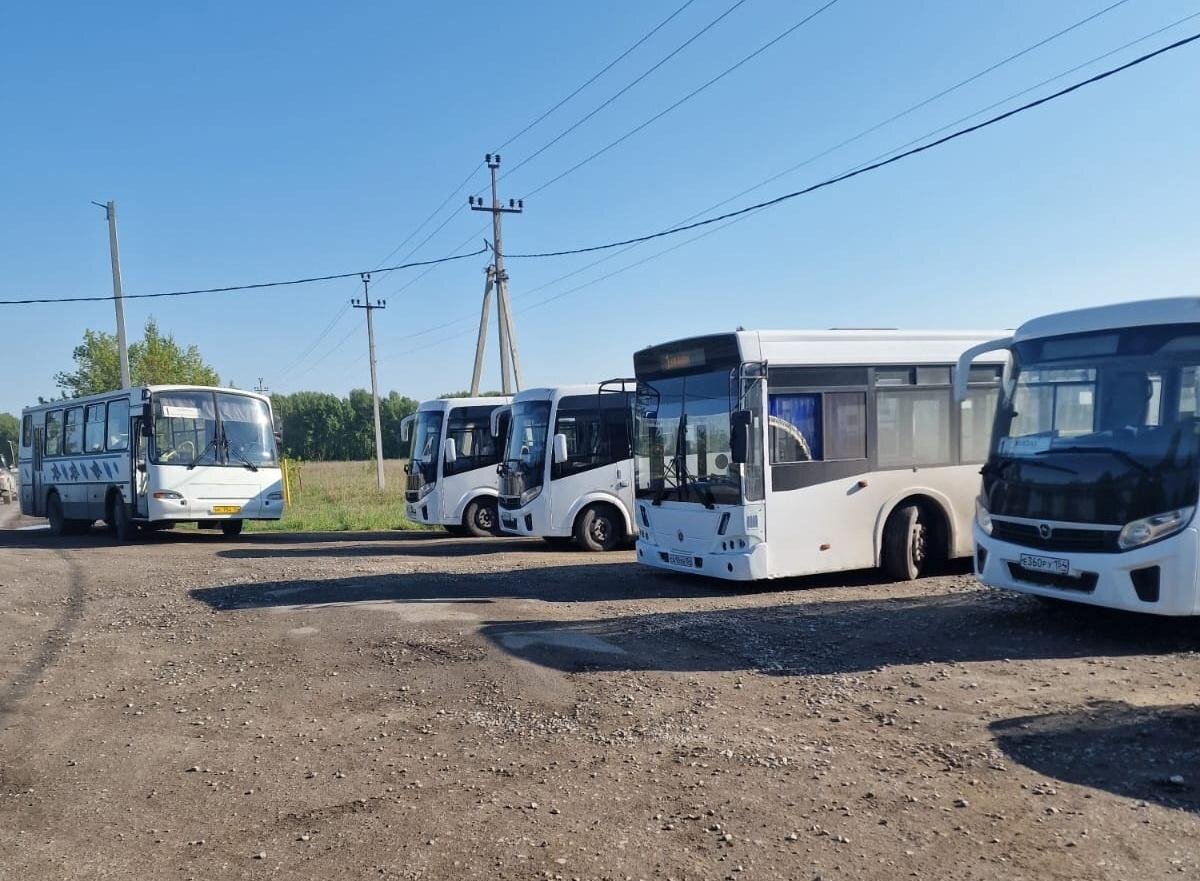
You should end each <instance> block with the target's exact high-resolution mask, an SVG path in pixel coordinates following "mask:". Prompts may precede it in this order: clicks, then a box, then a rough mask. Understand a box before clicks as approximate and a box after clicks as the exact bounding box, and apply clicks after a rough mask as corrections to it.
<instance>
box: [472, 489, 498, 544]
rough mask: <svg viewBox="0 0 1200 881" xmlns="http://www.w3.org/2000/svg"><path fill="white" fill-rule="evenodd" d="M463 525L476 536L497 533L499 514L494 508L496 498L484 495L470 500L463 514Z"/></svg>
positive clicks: (482, 536) (484, 536) (485, 536)
mask: <svg viewBox="0 0 1200 881" xmlns="http://www.w3.org/2000/svg"><path fill="white" fill-rule="evenodd" d="M463 525H464V526H465V527H466V529H467V532H469V533H471V535H473V536H475V537H476V538H487V537H488V536H492V535H499V534H500V516H499V513H498V512H497V510H496V500H495V499H489V498H487V497H486V496H481V497H480V498H478V499H474V500H472V501H471V503H470V504H469V505H467V511H466V513H465V514H464V515H463Z"/></svg>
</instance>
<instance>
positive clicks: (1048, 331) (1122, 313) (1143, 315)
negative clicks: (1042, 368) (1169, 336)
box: [1013, 297, 1200, 342]
mask: <svg viewBox="0 0 1200 881" xmlns="http://www.w3.org/2000/svg"><path fill="white" fill-rule="evenodd" d="M1150 324H1200V297H1164V298H1161V299H1156V300H1134V301H1132V302H1129V303H1113V304H1111V305H1108V306H1090V307H1088V308H1086V309H1073V310H1071V311H1070V312H1057V313H1055V314H1053V315H1043V316H1041V317H1040V318H1034V319H1031V320H1030V321H1026V322H1025V323H1024V324H1022V325H1021V326H1020V327H1018V328H1017V331H1016V333H1015V334H1013V341H1014V342H1020V341H1022V340H1031V339H1041V338H1042V337H1050V336H1062V335H1064V334H1069V333H1087V332H1088V331H1096V330H1112V329H1115V328H1121V327H1143V326H1145V325H1150Z"/></svg>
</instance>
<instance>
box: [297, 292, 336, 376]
mask: <svg viewBox="0 0 1200 881" xmlns="http://www.w3.org/2000/svg"><path fill="white" fill-rule="evenodd" d="M349 311H350V304H349V303H343V304H342V308H341V309H339V310H338V313H337V314H336V315H334V316H333V320H332V321H330V322H329V324H327V325H325V329H324V330H322V331H321V332H320V333H319V334H317V337H316V339H314V340H313V341H312V342H311V343H309V344H308V346H306V347H305V349H304V351H302V352H301V353H300V355H299V357H297V358H296V360H295V361H293V362H292V363H291V364H289V365H288V366H287V367H285V368H284V369H283V371H282V372H281V373H282V375H283V376H284V377H286V376H288V375H290V374H291V372H292V371H293V370H295V369H296V368H297V367H299V366H300V365H301V364H303V363H304V359H305V358H307V357H308V356H309V355H311V354H312V353H313V352H314V351H316V348H317V346H319V345H320V344H321V341H322V340H324V339H325V337H327V336H328V335H329V334H330V332H331V331H332V330H333V329H334V328H335V327H336V326H337V325H338V322H340V321H341V320H342V316H343V315H345V314H346V313H347V312H349Z"/></svg>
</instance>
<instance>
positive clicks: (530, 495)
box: [521, 486, 542, 507]
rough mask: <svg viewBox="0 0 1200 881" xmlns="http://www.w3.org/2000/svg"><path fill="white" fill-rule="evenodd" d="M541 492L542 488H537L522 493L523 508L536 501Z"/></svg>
mask: <svg viewBox="0 0 1200 881" xmlns="http://www.w3.org/2000/svg"><path fill="white" fill-rule="evenodd" d="M541 492H542V488H541V487H540V486H535V487H533V488H532V489H527V490H525V492H523V493H521V507H525V506H526V505H528V504H529V503H530V502H532V501H533V500H534V499H536V498H537V497H538V495H540V494H541Z"/></svg>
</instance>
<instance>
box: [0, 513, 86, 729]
mask: <svg viewBox="0 0 1200 881" xmlns="http://www.w3.org/2000/svg"><path fill="white" fill-rule="evenodd" d="M5 513H6V514H7V516H4V517H3V522H2V523H0V528H7V526H8V524H9V523H11V522H12V520H13V518H14V515H13V514H12V513H9V512H5ZM0 516H3V515H0ZM54 553H55V554H57V555H58V556H59V558H61V559H62V561H63V563H64V564H65V565H66V568H67V582H68V584H67V595H66V599H65V605H66V608H65V609H64V610H63V613H62V615H61V616H59V619H58V621H57V622H55V624H54V625H53V626H52V627H51V628H50V630H49V631H48V632H47V633H46V635H45V637H44V638H43V639H42V644H41V646H40V647H39V648H38V650H37V651H36V652H35V653H34V656H33V657H32V658H30V659H29V660H28V661H26V663H25V665H24V666H23V667H21V669H20V670H19V671H18V672H17V673H16V675H15V676H13V677H12V678H11V679H9V681H8V682H6V683H3V684H2V685H0V726H2V727H8V717H9V716H11V715H13V714H14V713H15V712H16V711H17V709H18V707H19V705H20V703H21V702H22V701H23V700H24V699H25V698H27V697H28V696H29V695H30V693H31V692H32V691H33V689H34V686H35V685H37V683H38V681H39V680H40V679H41V678H42V676H43V674H45V672H46V671H47V670H48V669H50V668H51V667H53V666H54V665H55V664H56V663H57V662H58V660H59V658H60V657H61V656H62V653H63V650H64V649H65V648H66V647H67V644H68V643H69V642H70V641H71V637H72V636H73V635H74V633H75V631H76V630H78V628H79V623H80V621H82V619H83V609H84V585H83V571H82V569H81V568H80V566H79V564H78V563H76V562H75V560H74V559H72V557H71V555H70V554H68V553H67V551H65V550H62V549H59V548H55V549H54Z"/></svg>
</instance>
